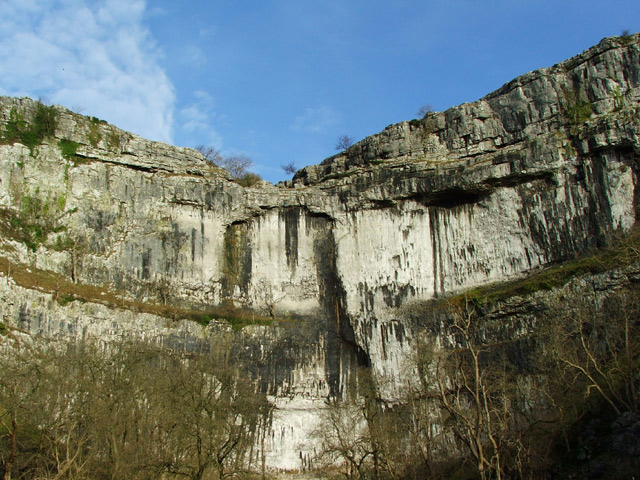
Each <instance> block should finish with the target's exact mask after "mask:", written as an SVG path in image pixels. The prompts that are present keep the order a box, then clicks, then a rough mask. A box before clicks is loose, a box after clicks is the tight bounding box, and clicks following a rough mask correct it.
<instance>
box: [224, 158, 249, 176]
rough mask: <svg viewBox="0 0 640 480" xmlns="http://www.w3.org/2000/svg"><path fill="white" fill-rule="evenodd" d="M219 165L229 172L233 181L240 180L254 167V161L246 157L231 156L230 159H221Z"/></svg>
mask: <svg viewBox="0 0 640 480" xmlns="http://www.w3.org/2000/svg"><path fill="white" fill-rule="evenodd" d="M219 165H220V166H221V167H222V168H224V169H225V170H227V171H228V172H229V176H230V177H231V178H232V179H233V180H239V179H241V178H242V177H244V176H245V175H246V174H247V173H248V171H249V169H250V168H251V167H252V166H253V160H251V159H250V158H249V157H247V156H246V155H231V156H229V157H221V159H220V163H219Z"/></svg>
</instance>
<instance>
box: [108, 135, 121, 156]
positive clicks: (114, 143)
mask: <svg viewBox="0 0 640 480" xmlns="http://www.w3.org/2000/svg"><path fill="white" fill-rule="evenodd" d="M107 146H108V147H109V149H110V150H112V151H113V152H119V151H120V149H121V147H122V136H121V135H120V134H119V133H118V132H117V131H116V130H111V131H110V132H109V134H108V135H107Z"/></svg>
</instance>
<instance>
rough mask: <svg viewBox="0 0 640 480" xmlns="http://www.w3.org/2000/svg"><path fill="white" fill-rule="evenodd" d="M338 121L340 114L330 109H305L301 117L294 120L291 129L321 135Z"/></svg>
mask: <svg viewBox="0 0 640 480" xmlns="http://www.w3.org/2000/svg"><path fill="white" fill-rule="evenodd" d="M339 121H340V114H339V113H338V112H336V111H335V110H333V109H332V108H331V107H316V108H306V109H305V111H304V113H303V114H302V115H299V116H297V117H296V118H295V120H294V121H293V124H292V125H291V128H292V129H293V130H302V131H305V132H310V133H323V132H326V131H327V130H329V129H330V128H331V127H332V126H333V125H335V124H337V123H339Z"/></svg>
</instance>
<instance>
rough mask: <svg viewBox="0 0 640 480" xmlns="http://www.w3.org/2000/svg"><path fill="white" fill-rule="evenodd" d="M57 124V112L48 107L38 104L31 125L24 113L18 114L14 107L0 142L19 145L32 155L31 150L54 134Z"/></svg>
mask: <svg viewBox="0 0 640 480" xmlns="http://www.w3.org/2000/svg"><path fill="white" fill-rule="evenodd" d="M57 122H58V112H57V111H56V109H55V107H48V106H46V105H43V104H42V103H40V102H38V103H37V104H36V113H35V115H34V117H33V121H32V122H31V123H29V122H27V121H26V120H25V118H24V113H21V112H18V111H17V110H16V109H15V107H13V108H12V109H11V111H10V112H9V121H8V122H7V123H6V125H5V128H4V132H2V134H1V135H0V141H1V142H2V143H5V144H14V143H21V144H23V145H25V146H26V147H29V150H31V152H32V153H33V149H34V148H35V147H37V146H38V145H40V144H41V143H42V140H44V139H45V138H46V137H52V136H53V135H54V134H55V131H56V126H57Z"/></svg>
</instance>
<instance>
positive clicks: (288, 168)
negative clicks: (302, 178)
mask: <svg viewBox="0 0 640 480" xmlns="http://www.w3.org/2000/svg"><path fill="white" fill-rule="evenodd" d="M280 167H281V168H282V170H284V173H288V174H289V175H293V174H294V173H296V171H297V170H298V169H297V168H296V164H295V163H293V162H289V163H286V164H284V165H280Z"/></svg>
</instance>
